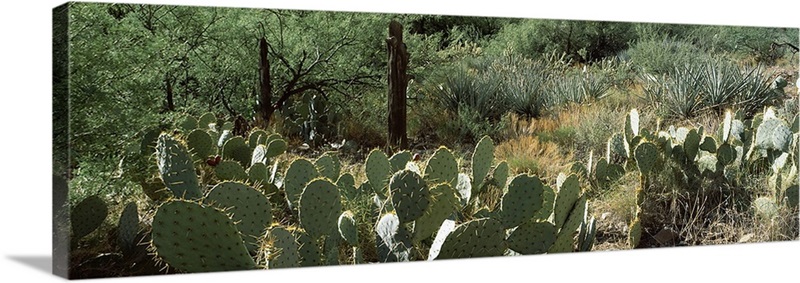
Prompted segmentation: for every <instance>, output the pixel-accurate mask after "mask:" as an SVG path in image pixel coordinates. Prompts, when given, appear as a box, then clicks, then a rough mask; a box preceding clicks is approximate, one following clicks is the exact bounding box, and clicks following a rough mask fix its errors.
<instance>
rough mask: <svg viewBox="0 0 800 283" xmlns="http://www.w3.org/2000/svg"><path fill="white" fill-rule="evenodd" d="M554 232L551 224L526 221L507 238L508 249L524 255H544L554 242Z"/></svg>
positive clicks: (554, 228)
mask: <svg viewBox="0 0 800 283" xmlns="http://www.w3.org/2000/svg"><path fill="white" fill-rule="evenodd" d="M556 232H557V231H556V227H555V226H554V225H553V223H550V222H536V221H528V222H526V223H524V224H522V225H520V226H519V227H517V228H516V229H514V232H512V233H511V235H509V236H508V240H507V242H508V248H509V249H511V250H513V251H515V252H518V253H521V254H525V255H530V254H541V253H545V252H547V250H548V249H549V248H550V246H552V245H553V243H555V242H556Z"/></svg>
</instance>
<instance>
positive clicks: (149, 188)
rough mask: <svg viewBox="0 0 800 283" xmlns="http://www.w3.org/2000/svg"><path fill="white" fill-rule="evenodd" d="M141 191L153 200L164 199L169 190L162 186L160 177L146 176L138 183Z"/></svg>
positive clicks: (167, 195) (162, 182)
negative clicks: (146, 177)
mask: <svg viewBox="0 0 800 283" xmlns="http://www.w3.org/2000/svg"><path fill="white" fill-rule="evenodd" d="M140 185H141V186H142V192H144V194H145V195H147V197H148V198H150V199H151V200H153V201H155V202H160V201H163V200H166V199H167V198H168V197H169V190H168V189H167V187H165V186H164V181H161V178H157V177H155V178H148V179H145V180H144V181H142V182H141V183H140Z"/></svg>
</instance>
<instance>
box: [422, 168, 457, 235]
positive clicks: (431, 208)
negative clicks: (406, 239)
mask: <svg viewBox="0 0 800 283" xmlns="http://www.w3.org/2000/svg"><path fill="white" fill-rule="evenodd" d="M430 193H431V202H430V205H428V208H427V209H425V211H424V213H423V214H422V216H420V217H419V218H417V220H415V221H414V231H413V234H412V240H413V241H414V242H415V243H419V242H420V241H422V240H425V239H427V238H428V237H431V236H432V235H433V233H434V232H436V230H438V229H439V227H440V226H441V225H442V222H443V221H444V220H445V219H447V218H448V217H450V216H451V215H453V213H455V212H456V211H458V209H459V208H460V203H459V200H458V196H456V194H457V192H456V191H455V189H453V187H451V186H450V184H447V183H442V184H439V185H436V186H434V187H433V188H431V189H430Z"/></svg>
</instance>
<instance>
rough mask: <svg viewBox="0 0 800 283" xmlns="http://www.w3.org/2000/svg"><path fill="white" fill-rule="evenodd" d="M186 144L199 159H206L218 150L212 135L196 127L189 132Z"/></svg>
mask: <svg viewBox="0 0 800 283" xmlns="http://www.w3.org/2000/svg"><path fill="white" fill-rule="evenodd" d="M186 145H187V146H188V147H189V150H190V151H191V152H192V153H193V154H194V156H195V157H197V158H199V159H204V158H206V157H208V156H209V155H212V154H215V153H216V152H217V148H216V146H215V145H214V140H213V139H212V138H211V135H209V134H208V133H207V132H206V131H205V130H201V129H196V130H193V131H192V132H190V133H189V135H188V136H187V137H186Z"/></svg>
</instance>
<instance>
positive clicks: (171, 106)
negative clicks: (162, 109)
mask: <svg viewBox="0 0 800 283" xmlns="http://www.w3.org/2000/svg"><path fill="white" fill-rule="evenodd" d="M164 84H165V85H166V90H167V111H175V102H174V99H173V94H172V78H171V77H170V75H169V73H167V74H166V75H164Z"/></svg>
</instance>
